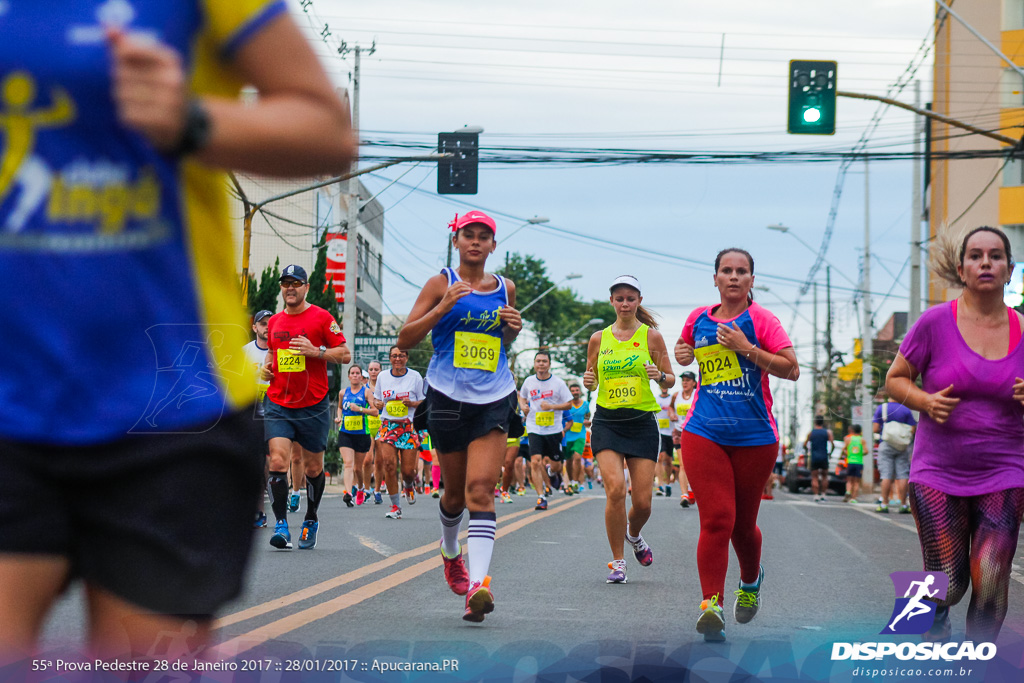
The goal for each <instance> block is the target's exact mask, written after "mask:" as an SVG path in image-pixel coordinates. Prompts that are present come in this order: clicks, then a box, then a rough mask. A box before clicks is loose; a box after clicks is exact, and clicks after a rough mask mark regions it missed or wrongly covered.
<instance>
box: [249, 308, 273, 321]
mask: <svg viewBox="0 0 1024 683" xmlns="http://www.w3.org/2000/svg"><path fill="white" fill-rule="evenodd" d="M272 315H274V312H273V311H268V310H267V309H265V308H264V309H263V310H262V311H256V315H254V316H253V317H252V321H253V322H254V323H258V322H259V321H261V320H263V319H264V318H269V317H270V316H272Z"/></svg>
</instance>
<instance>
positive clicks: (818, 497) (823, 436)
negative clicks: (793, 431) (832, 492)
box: [804, 415, 836, 503]
mask: <svg viewBox="0 0 1024 683" xmlns="http://www.w3.org/2000/svg"><path fill="white" fill-rule="evenodd" d="M835 447H836V445H835V443H833V437H832V430H831V429H825V418H824V417H823V416H821V415H818V416H816V417H815V418H814V429H812V430H811V431H810V432H808V433H807V438H806V439H804V453H805V454H807V455H808V456H810V461H809V464H808V466H807V467H808V469H810V470H811V491H812V492H813V493H814V502H816V503H824V502H825V494H826V493H828V470H829V458H831V457H832V451H834V450H835Z"/></svg>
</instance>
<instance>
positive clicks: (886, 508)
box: [875, 504, 889, 515]
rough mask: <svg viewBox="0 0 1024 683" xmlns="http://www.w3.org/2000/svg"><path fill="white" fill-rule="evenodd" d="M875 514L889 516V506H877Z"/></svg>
mask: <svg viewBox="0 0 1024 683" xmlns="http://www.w3.org/2000/svg"><path fill="white" fill-rule="evenodd" d="M875 512H880V513H882V514H883V515H887V514H889V506H888V505H881V504H879V505H878V506H877V507H876V508H875Z"/></svg>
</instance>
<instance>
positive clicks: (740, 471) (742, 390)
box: [675, 249, 800, 641]
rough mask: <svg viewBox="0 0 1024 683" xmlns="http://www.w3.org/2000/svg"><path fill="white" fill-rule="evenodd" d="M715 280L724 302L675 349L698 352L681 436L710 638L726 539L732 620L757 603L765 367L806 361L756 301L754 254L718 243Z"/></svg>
mask: <svg viewBox="0 0 1024 683" xmlns="http://www.w3.org/2000/svg"><path fill="white" fill-rule="evenodd" d="M714 283H715V286H716V287H717V288H718V291H719V293H720V295H721V303H720V304H717V305H713V306H702V307H700V308H698V309H696V310H694V311H693V312H692V313H690V315H689V317H688V318H687V319H686V325H685V326H684V327H683V331H682V334H680V337H679V341H678V342H676V346H675V356H676V360H677V361H678V362H679V364H680V365H684V366H686V365H689V364H690V363H692V362H693V361H694V358H696V360H697V364H698V367H699V369H700V390H699V391H698V392H697V398H696V399H695V400H694V402H693V406H692V407H691V408H690V412H689V417H688V418H687V420H686V425H685V426H684V427H683V436H682V442H681V445H682V452H683V465H684V466H685V467H686V474H687V475H688V477H689V479H690V485H691V486H692V487H693V490H694V492H695V493H696V494H697V498H698V499H699V500H700V537H699V538H698V540H697V570H698V572H699V573H700V583H701V591H702V592H703V594H704V600H703V602H701V605H700V609H701V615H700V618H699V619H698V620H697V632H698V633H702V634H704V640H708V641H721V640H725V620H724V619H723V618H722V607H721V603H722V593H723V591H724V589H725V572H726V569H727V568H728V566H729V541H730V539H731V540H732V545H733V548H735V550H736V557H737V558H738V559H739V565H740V586H739V590H737V591H736V596H737V599H736V604H735V607H734V611H733V614H734V616H735V618H736V621H737V622H739V623H741V624H745V623H747V622H748V621H750V620H751V619H753V618H754V615H755V614H757V609H758V606H759V605H760V590H761V581H762V579H763V578H764V569H763V568H762V567H761V564H760V563H761V531H760V529H758V528H757V512H758V509H759V508H760V505H761V491H762V489H763V488H764V482H765V480H766V479H768V476H769V475H770V474H771V471H772V467H773V465H774V464H775V454H776V452H777V450H778V447H779V445H778V441H779V432H778V428H777V426H776V425H775V418H774V416H773V415H772V396H771V393H770V391H769V390H768V377H769V375H772V376H775V377H781V378H782V379H791V380H796V379H797V378H798V377H799V376H800V366H799V365H797V361H796V354H795V353H794V351H793V344H792V343H791V342H790V341H789V337H788V336H786V332H785V331H784V330H783V329H782V325H781V324H779V321H778V319H777V318H776V317H775V316H774V315H772V314H771V313H770V312H769V311H767V310H766V309H764V308H761V306H759V305H758V304H756V303H754V301H753V296H752V295H751V290H752V288H753V285H754V259H753V257H751V256H750V254H748V253H747V252H745V251H743V250H742V249H724V250H722V251H720V252H719V253H718V256H717V257H716V258H715V277H714Z"/></svg>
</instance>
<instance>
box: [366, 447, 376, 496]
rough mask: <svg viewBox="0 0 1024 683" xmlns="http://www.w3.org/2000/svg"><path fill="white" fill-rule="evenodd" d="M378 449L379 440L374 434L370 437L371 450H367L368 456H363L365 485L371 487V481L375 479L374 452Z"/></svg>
mask: <svg viewBox="0 0 1024 683" xmlns="http://www.w3.org/2000/svg"><path fill="white" fill-rule="evenodd" d="M376 450H377V442H376V441H375V440H374V438H373V436H371V437H370V450H368V451H367V452H366V457H365V458H363V487H364V488H369V486H370V481H371V480H372V479H373V470H374V464H373V461H374V453H375V452H376Z"/></svg>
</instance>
